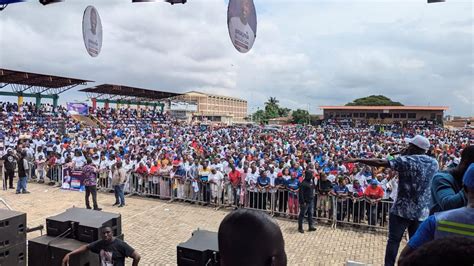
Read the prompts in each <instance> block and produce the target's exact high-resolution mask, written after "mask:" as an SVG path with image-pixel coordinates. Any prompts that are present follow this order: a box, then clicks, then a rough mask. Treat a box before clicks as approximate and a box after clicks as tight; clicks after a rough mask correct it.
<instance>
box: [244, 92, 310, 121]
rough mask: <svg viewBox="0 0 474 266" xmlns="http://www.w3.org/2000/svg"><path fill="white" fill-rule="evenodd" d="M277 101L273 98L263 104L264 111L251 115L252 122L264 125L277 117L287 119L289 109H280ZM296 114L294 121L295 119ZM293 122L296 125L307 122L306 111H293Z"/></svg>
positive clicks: (307, 114) (307, 115)
mask: <svg viewBox="0 0 474 266" xmlns="http://www.w3.org/2000/svg"><path fill="white" fill-rule="evenodd" d="M278 103H279V101H278V100H277V99H276V98H275V97H270V98H268V100H267V101H266V102H265V108H264V110H258V111H257V112H255V113H253V114H252V120H253V121H254V122H256V123H260V124H266V123H268V120H269V119H272V118H277V117H287V116H289V115H290V113H292V112H291V109H289V108H286V107H280V105H279V104H278ZM295 114H296V119H295ZM292 115H293V121H294V123H298V124H305V123H308V121H309V113H308V111H306V110H300V109H298V110H296V111H293V113H292Z"/></svg>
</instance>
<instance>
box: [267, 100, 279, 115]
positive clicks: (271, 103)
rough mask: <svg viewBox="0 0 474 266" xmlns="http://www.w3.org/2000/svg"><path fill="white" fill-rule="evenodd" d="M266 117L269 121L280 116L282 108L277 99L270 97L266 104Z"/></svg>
mask: <svg viewBox="0 0 474 266" xmlns="http://www.w3.org/2000/svg"><path fill="white" fill-rule="evenodd" d="M265 116H266V118H267V119H271V118H276V117H279V116H280V106H279V105H278V100H277V99H276V98H275V97H270V98H269V99H268V101H267V102H266V103H265Z"/></svg>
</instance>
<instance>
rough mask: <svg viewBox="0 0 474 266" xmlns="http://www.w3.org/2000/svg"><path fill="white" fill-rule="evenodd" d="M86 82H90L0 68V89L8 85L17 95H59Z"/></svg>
mask: <svg viewBox="0 0 474 266" xmlns="http://www.w3.org/2000/svg"><path fill="white" fill-rule="evenodd" d="M87 82H91V81H89V80H82V79H76V78H67V77H59V76H53V75H45V74H38V73H31V72H24V71H16V70H11V69H4V68H0V83H1V84H0V88H3V87H6V86H7V85H10V86H11V87H12V89H13V91H14V92H17V93H24V92H27V91H28V92H30V93H46V94H60V93H63V92H65V91H67V90H69V89H72V88H73V87H75V86H77V85H86V84H87Z"/></svg>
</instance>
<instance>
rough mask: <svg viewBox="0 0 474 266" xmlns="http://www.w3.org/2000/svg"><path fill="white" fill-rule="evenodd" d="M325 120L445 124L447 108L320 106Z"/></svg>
mask: <svg viewBox="0 0 474 266" xmlns="http://www.w3.org/2000/svg"><path fill="white" fill-rule="evenodd" d="M320 108H321V109H322V110H323V114H324V119H337V120H342V119H345V120H347V119H351V120H356V121H357V120H366V121H367V122H374V123H378V122H382V123H390V122H395V121H409V120H428V121H434V122H437V123H442V122H443V117H444V111H446V110H448V107H447V106H320Z"/></svg>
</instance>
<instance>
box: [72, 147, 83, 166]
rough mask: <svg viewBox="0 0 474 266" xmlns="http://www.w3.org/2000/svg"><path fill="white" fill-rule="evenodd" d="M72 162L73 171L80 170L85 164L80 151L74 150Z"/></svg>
mask: <svg viewBox="0 0 474 266" xmlns="http://www.w3.org/2000/svg"><path fill="white" fill-rule="evenodd" d="M72 162H73V167H74V168H75V169H81V168H82V167H83V166H84V165H85V164H86V159H85V158H84V156H83V155H82V152H81V151H80V150H76V152H75V154H74V157H73V158H72Z"/></svg>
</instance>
